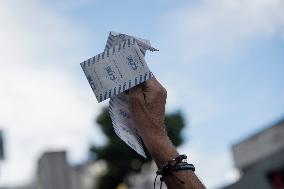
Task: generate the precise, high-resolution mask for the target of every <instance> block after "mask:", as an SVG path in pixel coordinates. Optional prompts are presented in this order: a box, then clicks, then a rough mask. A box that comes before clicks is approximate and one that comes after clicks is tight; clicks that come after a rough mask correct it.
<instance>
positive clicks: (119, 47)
mask: <svg viewBox="0 0 284 189" xmlns="http://www.w3.org/2000/svg"><path fill="white" fill-rule="evenodd" d="M120 49H121V43H119V46H118V52H120Z"/></svg>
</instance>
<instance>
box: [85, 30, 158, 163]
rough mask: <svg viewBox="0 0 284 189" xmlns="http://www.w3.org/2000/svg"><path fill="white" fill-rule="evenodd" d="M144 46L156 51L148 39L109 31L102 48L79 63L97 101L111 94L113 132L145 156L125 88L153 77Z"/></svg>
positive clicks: (110, 109) (110, 105) (146, 48)
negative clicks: (101, 51)
mask: <svg viewBox="0 0 284 189" xmlns="http://www.w3.org/2000/svg"><path fill="white" fill-rule="evenodd" d="M146 50H151V51H156V49H155V48H153V47H151V45H150V41H148V40H145V39H141V38H135V37H132V36H129V35H125V34H120V33H117V32H110V34H109V37H108V40H107V43H106V46H105V50H104V52H103V53H101V54H98V55H96V56H95V57H93V58H90V59H88V60H86V61H84V62H82V63H81V67H82V69H83V71H84V73H85V75H86V77H87V79H88V81H89V83H90V86H91V88H92V89H93V92H94V93H95V95H96V98H97V100H98V102H101V101H103V100H106V99H108V98H111V99H110V102H109V113H110V117H111V119H112V123H113V127H114V131H115V133H116V134H117V135H118V136H119V137H120V138H121V139H122V140H123V141H124V142H125V143H126V144H127V145H128V146H129V147H131V148H132V149H134V150H135V151H136V152H137V153H138V154H140V155H141V156H143V157H145V158H146V154H145V151H144V149H143V145H142V142H141V138H140V136H139V135H138V134H137V131H136V130H135V128H134V127H133V121H132V118H131V115H130V113H129V104H128V95H127V94H126V93H125V92H124V91H126V90H128V89H129V88H131V87H134V86H136V85H138V84H140V83H143V82H144V81H146V80H148V79H150V78H152V77H153V74H152V72H151V71H150V70H149V68H148V66H147V64H146V62H145V60H144V55H145V53H146Z"/></svg>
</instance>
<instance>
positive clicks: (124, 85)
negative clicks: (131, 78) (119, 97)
mask: <svg viewBox="0 0 284 189" xmlns="http://www.w3.org/2000/svg"><path fill="white" fill-rule="evenodd" d="M125 87H126V82H125V83H124V84H123V89H122V91H125Z"/></svg>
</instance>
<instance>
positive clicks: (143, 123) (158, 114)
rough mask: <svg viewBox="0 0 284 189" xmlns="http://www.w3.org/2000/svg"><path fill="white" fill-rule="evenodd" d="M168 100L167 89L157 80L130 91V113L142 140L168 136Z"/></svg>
mask: <svg viewBox="0 0 284 189" xmlns="http://www.w3.org/2000/svg"><path fill="white" fill-rule="evenodd" d="M166 99H167V91H166V89H165V88H164V87H163V86H162V85H161V84H160V83H159V82H158V81H157V80H156V79H155V78H152V79H150V80H147V81H146V82H145V83H144V84H143V85H138V86H135V87H133V88H132V89H130V90H129V109H130V113H131V115H132V118H133V121H134V126H135V128H136V129H137V131H138V133H139V134H140V135H141V136H142V138H143V137H147V138H149V137H151V136H162V135H166V130H165V124H164V120H165V104H166Z"/></svg>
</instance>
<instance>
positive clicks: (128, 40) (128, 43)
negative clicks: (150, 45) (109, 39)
mask: <svg viewBox="0 0 284 189" xmlns="http://www.w3.org/2000/svg"><path fill="white" fill-rule="evenodd" d="M127 46H128V47H130V39H127Z"/></svg>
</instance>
